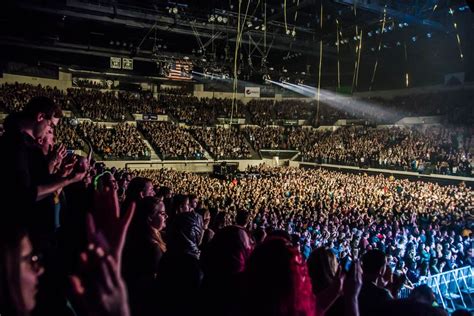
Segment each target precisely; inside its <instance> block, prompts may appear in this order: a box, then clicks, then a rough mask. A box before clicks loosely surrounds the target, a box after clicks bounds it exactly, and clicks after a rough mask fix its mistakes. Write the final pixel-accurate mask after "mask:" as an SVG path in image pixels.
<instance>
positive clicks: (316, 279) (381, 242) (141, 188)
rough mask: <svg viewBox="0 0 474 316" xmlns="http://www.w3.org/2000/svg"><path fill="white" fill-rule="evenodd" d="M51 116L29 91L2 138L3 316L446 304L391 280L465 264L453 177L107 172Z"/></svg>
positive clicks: (277, 313) (288, 171)
mask: <svg viewBox="0 0 474 316" xmlns="http://www.w3.org/2000/svg"><path fill="white" fill-rule="evenodd" d="M39 116H40V117H42V118H43V119H42V120H38V119H37V117H39ZM61 116H62V113H61V109H60V108H59V107H58V106H57V104H55V103H54V102H52V101H51V100H50V99H48V98H33V99H32V100H31V101H29V103H28V104H26V105H25V107H24V110H23V111H21V112H20V113H16V114H11V115H10V116H9V117H8V118H7V120H6V122H5V125H4V126H5V133H4V134H3V135H2V136H1V138H0V149H1V151H2V153H3V154H2V155H1V156H0V164H1V165H2V166H9V168H4V170H3V173H2V176H3V181H1V182H0V199H1V200H2V203H3V204H2V205H3V206H4V207H5V209H6V210H9V209H11V210H15V211H14V212H13V211H12V212H8V213H9V214H8V215H5V213H6V212H3V217H2V220H1V221H0V225H1V227H0V228H1V229H0V249H2V251H1V252H0V312H1V314H2V315H31V314H38V315H66V314H67V315H71V314H72V315H111V316H112V315H121V316H129V315H156V314H159V315H190V314H206V315H237V316H244V315H246V316H254V315H255V316H257V315H274V316H287V315H299V316H313V315H347V316H359V315H362V316H365V315H405V316H411V315H447V313H446V311H444V310H443V309H442V308H441V307H436V306H437V305H436V296H435V295H434V293H433V292H432V291H431V290H430V289H429V288H428V289H426V288H420V287H417V288H415V289H413V293H412V295H410V297H409V298H408V299H397V297H398V293H399V292H400V289H401V288H402V287H410V286H411V283H414V282H417V280H419V279H422V278H424V277H426V276H429V275H434V274H436V273H438V272H441V271H449V270H451V269H455V268H457V267H461V266H466V265H467V266H469V265H470V266H473V264H474V260H473V259H474V253H473V249H474V247H473V242H474V238H473V234H472V223H473V221H472V214H471V213H472V206H473V204H474V194H473V192H472V190H471V189H470V188H469V187H467V186H466V185H464V184H463V183H460V184H458V185H446V186H442V185H439V184H436V183H426V182H422V181H416V182H411V181H408V180H403V179H401V180H400V179H398V180H397V179H394V178H386V177H384V176H382V175H379V176H368V175H365V174H345V173H341V172H332V171H327V170H323V169H311V170H304V169H297V168H270V167H266V166H259V167H254V168H252V169H249V170H247V172H245V173H244V174H242V175H241V176H240V177H239V179H237V178H235V179H232V180H231V181H228V180H218V179H214V178H212V177H210V176H208V175H206V176H202V175H196V174H191V173H185V172H178V171H173V170H165V169H160V170H157V169H153V170H146V169H145V170H138V171H133V170H117V169H115V168H111V169H106V168H105V166H104V165H103V164H100V163H94V162H93V161H92V160H91V157H90V156H89V157H87V158H86V157H79V156H72V157H71V156H67V155H64V146H61V145H60V146H55V145H58V144H54V138H53V137H52V135H53V133H54V129H55V128H56V126H57V125H58V123H59V121H60V120H61ZM88 127H89V126H88ZM122 128H123V129H127V128H128V127H126V126H125V127H124V126H118V127H117V129H122ZM51 145H53V146H51ZM51 148H53V151H51ZM18 196H19V197H20V198H19V199H18V198H17V197H18ZM426 292H427V293H426ZM459 312H461V311H459Z"/></svg>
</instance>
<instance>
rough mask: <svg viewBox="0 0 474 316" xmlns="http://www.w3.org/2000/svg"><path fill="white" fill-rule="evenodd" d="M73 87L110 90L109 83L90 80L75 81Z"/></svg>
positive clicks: (78, 79)
mask: <svg viewBox="0 0 474 316" xmlns="http://www.w3.org/2000/svg"><path fill="white" fill-rule="evenodd" d="M73 85H77V86H78V87H81V88H90V89H108V88H109V87H108V85H107V82H106V81H105V80H100V81H98V80H88V79H80V78H77V79H73Z"/></svg>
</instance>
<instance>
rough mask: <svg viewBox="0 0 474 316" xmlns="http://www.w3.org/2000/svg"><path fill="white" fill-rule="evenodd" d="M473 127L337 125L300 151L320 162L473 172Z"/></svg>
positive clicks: (413, 169)
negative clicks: (328, 133)
mask: <svg viewBox="0 0 474 316" xmlns="http://www.w3.org/2000/svg"><path fill="white" fill-rule="evenodd" d="M472 135H473V133H472V129H470V128H457V129H456V128H454V129H448V128H442V127H431V128H427V129H425V130H421V129H416V128H413V129H409V128H406V129H404V128H390V129H376V128H361V127H356V128H340V129H338V130H337V131H335V132H334V133H332V134H330V137H323V138H321V140H320V141H319V142H316V143H314V144H313V145H312V148H310V149H309V150H307V151H304V152H303V154H302V155H303V159H304V160H309V161H317V162H320V163H335V164H345V165H361V166H371V167H379V168H380V167H382V168H395V169H402V170H409V171H419V172H423V171H424V170H428V169H429V171H430V172H434V173H440V174H450V175H466V176H471V174H472V155H471V153H470V149H471V148H472V139H473V137H472Z"/></svg>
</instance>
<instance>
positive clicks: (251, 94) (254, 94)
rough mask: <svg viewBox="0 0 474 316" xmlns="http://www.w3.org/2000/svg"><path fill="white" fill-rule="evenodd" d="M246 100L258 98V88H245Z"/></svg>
mask: <svg viewBox="0 0 474 316" xmlns="http://www.w3.org/2000/svg"><path fill="white" fill-rule="evenodd" d="M245 97H246V98H260V87H245Z"/></svg>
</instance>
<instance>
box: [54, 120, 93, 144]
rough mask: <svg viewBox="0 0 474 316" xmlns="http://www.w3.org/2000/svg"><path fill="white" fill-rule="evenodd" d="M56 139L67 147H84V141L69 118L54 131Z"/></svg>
mask: <svg viewBox="0 0 474 316" xmlns="http://www.w3.org/2000/svg"><path fill="white" fill-rule="evenodd" d="M54 137H55V141H56V142H57V143H59V144H63V145H64V146H66V148H67V149H70V150H74V149H84V145H85V143H84V141H83V140H82V138H80V137H79V135H78V134H77V132H76V126H75V125H73V124H72V123H71V122H70V121H68V120H63V121H61V122H60V123H59V124H58V125H57V126H56V128H55V131H54Z"/></svg>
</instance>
